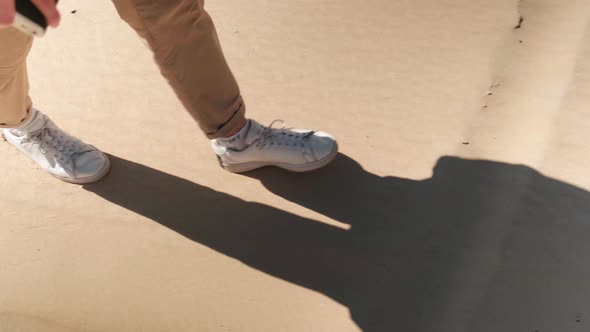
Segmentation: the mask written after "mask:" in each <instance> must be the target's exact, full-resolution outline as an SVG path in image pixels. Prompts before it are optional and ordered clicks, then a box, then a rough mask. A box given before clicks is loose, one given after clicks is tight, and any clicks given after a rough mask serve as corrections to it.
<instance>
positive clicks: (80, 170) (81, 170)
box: [75, 151, 108, 178]
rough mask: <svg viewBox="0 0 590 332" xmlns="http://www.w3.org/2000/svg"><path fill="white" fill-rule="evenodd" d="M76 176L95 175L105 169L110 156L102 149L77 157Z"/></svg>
mask: <svg viewBox="0 0 590 332" xmlns="http://www.w3.org/2000/svg"><path fill="white" fill-rule="evenodd" d="M75 162H76V177H77V178H87V177H93V176H96V175H98V174H100V173H101V172H103V171H104V169H105V167H107V165H108V157H107V156H106V155H105V154H104V153H102V152H100V151H90V152H86V153H84V154H82V155H80V156H78V157H77V158H76V161H75Z"/></svg>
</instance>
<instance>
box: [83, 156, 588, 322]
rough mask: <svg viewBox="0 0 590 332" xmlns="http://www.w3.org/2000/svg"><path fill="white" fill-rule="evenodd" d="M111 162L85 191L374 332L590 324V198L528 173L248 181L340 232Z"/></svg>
mask: <svg viewBox="0 0 590 332" xmlns="http://www.w3.org/2000/svg"><path fill="white" fill-rule="evenodd" d="M110 158H111V160H112V163H113V169H112V172H111V174H110V175H109V176H108V177H107V178H106V179H105V180H104V181H102V182H99V183H96V184H92V185H86V186H84V188H85V189H86V190H88V191H90V192H93V193H95V194H96V195H99V196H101V197H103V198H104V199H106V200H108V201H111V202H113V203H115V204H118V205H120V206H122V207H125V208H127V209H129V210H131V211H134V212H136V213H139V214H141V215H143V216H145V217H147V218H150V219H152V220H154V221H156V222H158V223H160V224H162V225H163V226H165V227H168V228H170V229H172V230H174V231H176V232H178V233H180V234H182V235H183V236H185V237H187V238H189V239H191V240H193V241H196V242H199V243H201V244H203V245H206V246H208V247H210V248H212V249H214V250H216V251H218V252H220V253H222V254H224V255H227V256H230V257H233V258H236V259H239V260H240V261H242V262H243V263H245V264H247V265H249V266H251V267H252V268H255V269H258V270H260V271H264V272H265V273H268V274H271V275H273V276H275V277H278V278H281V279H283V280H286V281H289V282H291V283H294V284H297V285H300V286H303V287H306V288H309V289H312V290H315V291H318V292H321V293H323V294H325V295H327V296H329V297H331V298H332V299H334V300H336V301H338V302H340V303H342V304H343V305H346V306H347V307H348V308H349V310H350V313H351V316H352V319H353V320H354V321H355V322H356V323H357V324H358V326H359V327H360V328H361V329H362V330H364V331H384V332H385V331H437V332H438V331H452V332H457V331H501V330H505V331H510V330H514V329H515V328H516V327H518V328H520V327H523V328H524V330H527V328H530V330H534V329H535V328H539V329H542V328H543V327H551V328H552V329H554V330H562V331H564V330H566V329H564V328H563V326H561V325H555V324H561V323H556V322H564V320H563V319H561V318H560V317H561V316H560V315H566V313H567V314H572V313H571V312H570V311H574V310H575V311H576V312H584V310H588V311H590V300H588V299H589V298H590V288H589V287H588V283H587V282H586V280H588V277H590V275H589V270H588V268H587V262H588V261H589V260H588V259H589V258H590V257H588V256H590V241H588V240H587V239H588V238H589V236H590V222H589V221H588V216H589V215H590V193H588V192H587V191H584V190H581V189H579V188H576V187H574V186H571V185H568V184H566V183H563V182H559V181H556V180H553V179H550V178H547V177H545V176H543V175H541V174H540V173H538V172H536V171H534V170H533V169H531V168H528V167H525V166H519V165H509V164H503V163H497V162H491V161H482V160H464V159H460V158H454V157H444V158H441V159H440V160H439V161H438V163H437V165H436V166H435V168H434V172H433V176H432V177H431V178H430V179H426V180H423V181H413V180H407V179H402V178H395V177H380V176H377V175H374V174H371V173H369V172H366V171H365V170H363V169H362V167H361V166H360V165H359V164H358V163H356V162H355V161H354V160H352V159H350V158H348V157H347V156H345V155H339V157H338V158H337V160H336V161H335V162H334V163H333V164H332V165H330V166H328V167H327V168H325V169H323V170H320V171H317V172H313V173H307V174H292V173H287V172H283V171H280V170H276V169H261V170H258V171H255V172H251V173H249V174H248V176H250V177H253V178H255V179H258V180H260V181H261V182H262V183H263V185H264V186H265V187H266V188H268V189H269V190H270V191H272V192H273V193H275V194H277V195H280V196H282V197H284V198H286V199H288V200H290V201H292V202H295V203H297V204H300V205H302V206H304V207H307V208H309V209H312V210H314V211H317V212H319V213H322V214H324V215H326V216H328V217H330V218H332V219H335V220H338V221H340V222H343V223H346V224H349V225H351V228H350V230H343V229H340V228H337V227H332V226H329V225H326V224H323V223H320V222H318V221H315V220H311V219H306V218H303V217H300V216H297V215H294V214H291V213H288V212H285V211H282V210H280V209H277V208H274V207H271V206H268V205H264V204H259V203H253V202H247V201H244V200H241V199H239V198H236V197H233V196H230V195H228V194H224V193H221V192H217V191H215V190H212V189H210V188H207V187H204V186H201V185H198V184H196V183H192V182H190V181H187V180H184V179H181V178H178V177H175V176H173V175H170V174H166V173H163V172H161V171H158V170H155V169H152V168H149V167H146V166H143V165H139V164H136V163H133V162H131V161H127V160H124V159H120V158H117V157H114V156H110ZM564 281H567V282H564ZM548 285H553V287H549V286H548ZM556 285H559V286H556ZM540 294H542V295H540ZM539 313H543V314H542V315H540V314H539ZM574 314H576V315H577V313H574ZM527 324H528V325H527ZM535 324H537V325H535ZM563 324H565V322H564V323H563ZM577 324H583V323H580V322H577ZM529 325H530V326H529Z"/></svg>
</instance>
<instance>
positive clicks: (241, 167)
mask: <svg viewBox="0 0 590 332" xmlns="http://www.w3.org/2000/svg"><path fill="white" fill-rule="evenodd" d="M337 155H338V144H336V146H335V147H334V151H332V152H331V153H330V154H329V155H327V156H326V157H325V158H324V159H321V160H318V161H316V162H313V163H310V164H305V165H292V164H282V163H272V162H251V163H242V164H226V163H224V162H223V161H221V158H220V157H219V156H217V160H219V165H221V167H222V168H223V169H225V170H226V171H228V172H231V173H246V172H250V171H253V170H255V169H258V168H262V167H269V166H274V167H279V168H282V169H286V170H288V171H291V172H298V173H302V172H310V171H314V170H316V169H320V168H322V167H324V166H326V165H328V164H330V163H331V162H332V161H333V160H334V158H336V156H337Z"/></svg>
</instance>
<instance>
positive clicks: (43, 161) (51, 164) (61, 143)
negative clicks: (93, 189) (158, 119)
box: [2, 110, 111, 184]
mask: <svg viewBox="0 0 590 332" xmlns="http://www.w3.org/2000/svg"><path fill="white" fill-rule="evenodd" d="M33 112H35V113H34V114H33V115H31V116H32V118H31V120H30V122H29V123H28V124H27V125H26V129H22V130H20V129H3V130H2V134H3V135H4V138H6V141H8V142H9V143H10V144H12V145H14V146H16V147H17V148H18V149H19V150H21V151H22V152H24V154H26V155H27V156H28V157H29V158H31V159H32V160H34V161H35V162H36V163H37V164H39V166H40V167H41V168H42V169H44V170H45V171H47V172H48V173H49V174H51V175H53V176H55V177H56V178H58V179H61V180H63V181H66V182H70V183H76V184H87V183H92V182H96V181H98V180H100V179H102V178H103V177H104V176H105V175H107V173H108V172H109V169H110V166H111V163H110V161H109V159H108V157H107V156H106V155H105V154H104V153H102V152H100V151H99V150H98V149H96V148H95V147H93V146H92V145H88V144H86V143H84V142H82V141H80V140H79V139H77V138H75V137H72V136H70V135H68V134H67V133H66V132H64V131H63V130H61V129H60V128H58V127H57V126H56V125H55V124H54V123H53V121H51V120H50V119H49V118H48V117H47V116H46V115H44V114H43V113H41V112H39V111H37V110H33Z"/></svg>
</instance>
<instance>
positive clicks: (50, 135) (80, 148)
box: [22, 120, 94, 164]
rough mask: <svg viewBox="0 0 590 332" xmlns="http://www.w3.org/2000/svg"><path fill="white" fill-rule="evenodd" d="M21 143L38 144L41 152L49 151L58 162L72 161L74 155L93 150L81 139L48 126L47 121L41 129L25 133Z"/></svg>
mask: <svg viewBox="0 0 590 332" xmlns="http://www.w3.org/2000/svg"><path fill="white" fill-rule="evenodd" d="M46 121H47V120H46ZM22 143H23V144H28V145H29V146H32V145H35V144H38V145H39V151H41V153H42V154H47V153H51V154H52V155H53V157H55V158H56V160H57V161H58V162H59V163H60V164H61V163H65V162H68V161H72V162H73V161H74V157H75V156H77V155H80V154H83V153H86V152H91V151H94V150H93V149H91V148H89V146H88V145H86V144H84V143H82V141H80V140H78V139H76V138H73V137H69V136H67V135H65V134H64V133H63V132H61V131H60V130H57V129H52V128H49V127H48V126H47V123H45V125H43V127H42V128H41V129H39V130H36V131H33V132H31V133H27V134H26V136H25V138H24V139H23V140H22Z"/></svg>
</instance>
